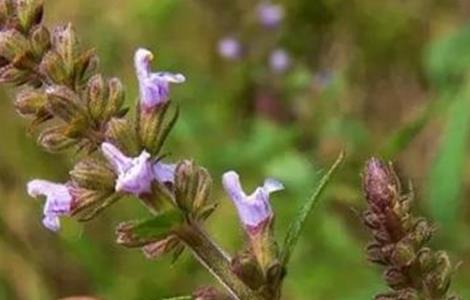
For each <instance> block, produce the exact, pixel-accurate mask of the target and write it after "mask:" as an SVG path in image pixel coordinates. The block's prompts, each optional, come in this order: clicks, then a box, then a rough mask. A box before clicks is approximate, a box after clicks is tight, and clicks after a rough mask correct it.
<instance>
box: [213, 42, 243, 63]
mask: <svg viewBox="0 0 470 300" xmlns="http://www.w3.org/2000/svg"><path fill="white" fill-rule="evenodd" d="M218 50H219V54H220V56H222V57H224V58H227V59H230V60H235V59H238V58H240V56H241V54H242V46H241V44H240V42H239V41H238V40H237V39H235V38H233V37H226V38H223V39H221V40H220V41H219V45H218Z"/></svg>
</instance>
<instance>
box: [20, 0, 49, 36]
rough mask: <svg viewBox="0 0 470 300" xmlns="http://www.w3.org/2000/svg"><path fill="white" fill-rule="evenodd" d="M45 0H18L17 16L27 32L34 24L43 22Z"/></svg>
mask: <svg viewBox="0 0 470 300" xmlns="http://www.w3.org/2000/svg"><path fill="white" fill-rule="evenodd" d="M43 2H44V1H43V0H16V10H17V16H18V19H19V22H20V26H21V28H22V30H23V32H25V33H27V32H29V30H30V29H31V27H32V26H33V25H37V24H39V23H41V21H42V17H43V7H44V3H43Z"/></svg>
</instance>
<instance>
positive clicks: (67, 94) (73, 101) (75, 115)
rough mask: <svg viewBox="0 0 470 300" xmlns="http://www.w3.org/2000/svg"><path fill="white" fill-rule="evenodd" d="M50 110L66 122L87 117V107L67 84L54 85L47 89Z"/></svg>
mask: <svg viewBox="0 0 470 300" xmlns="http://www.w3.org/2000/svg"><path fill="white" fill-rule="evenodd" d="M47 95H48V110H49V111H50V112H51V113H52V114H53V115H54V116H56V117H58V118H61V119H62V120H64V121H65V122H69V123H70V122H72V121H74V120H76V119H84V118H86V113H85V107H84V105H83V104H82V103H81V100H80V98H79V96H78V95H77V94H75V92H73V91H72V90H70V89H69V88H67V87H65V86H54V87H52V88H50V89H48V90H47Z"/></svg>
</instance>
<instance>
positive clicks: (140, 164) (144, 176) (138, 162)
mask: <svg viewBox="0 0 470 300" xmlns="http://www.w3.org/2000/svg"><path fill="white" fill-rule="evenodd" d="M153 180H154V175H153V170H152V166H151V162H150V154H149V153H148V152H146V151H143V152H142V153H141V154H140V156H138V157H136V158H134V159H131V163H130V165H129V166H128V168H127V169H125V170H123V172H119V173H118V179H117V181H116V191H123V192H128V193H132V194H134V195H136V196H140V195H142V194H144V193H148V192H150V190H151V185H152V181H153Z"/></svg>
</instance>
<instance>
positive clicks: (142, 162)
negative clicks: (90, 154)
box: [101, 143, 176, 196]
mask: <svg viewBox="0 0 470 300" xmlns="http://www.w3.org/2000/svg"><path fill="white" fill-rule="evenodd" d="M101 150H102V151H103V154H104V156H105V157H106V159H107V160H108V161H109V162H110V163H111V165H112V166H113V168H114V170H115V171H116V173H117V175H118V179H117V180H116V186H115V189H116V191H118V192H127V193H131V194H134V195H136V196H140V195H143V194H146V193H150V191H151V187H152V182H153V181H154V180H157V181H158V182H162V183H164V182H174V177H175V175H174V174H175V172H174V171H175V168H176V165H169V164H164V163H162V162H157V163H153V161H152V159H151V157H150V154H149V153H148V152H147V151H145V150H144V151H142V153H141V154H140V155H139V156H138V157H135V158H131V157H128V156H126V155H124V154H123V153H122V152H121V150H119V149H118V148H116V147H115V146H114V145H113V144H111V143H103V144H102V145H101Z"/></svg>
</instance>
